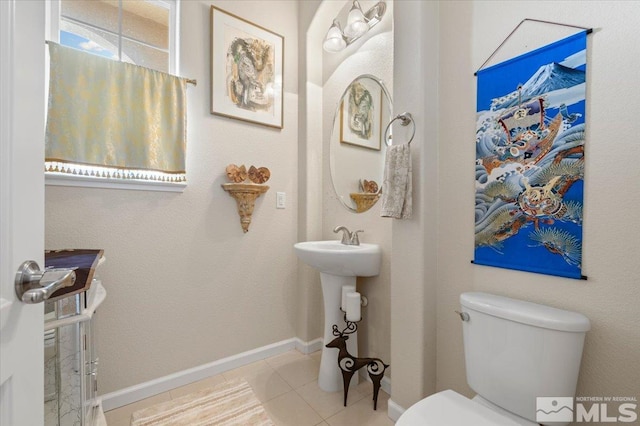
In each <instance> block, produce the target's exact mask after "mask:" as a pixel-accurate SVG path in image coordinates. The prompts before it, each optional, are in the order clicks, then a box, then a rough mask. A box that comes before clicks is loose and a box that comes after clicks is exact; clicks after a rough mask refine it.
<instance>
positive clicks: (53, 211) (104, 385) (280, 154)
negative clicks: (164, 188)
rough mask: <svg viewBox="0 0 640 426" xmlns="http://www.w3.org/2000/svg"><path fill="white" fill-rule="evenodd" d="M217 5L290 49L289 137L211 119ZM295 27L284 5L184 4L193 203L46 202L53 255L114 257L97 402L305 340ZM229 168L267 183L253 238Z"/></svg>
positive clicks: (63, 195) (92, 192)
mask: <svg viewBox="0 0 640 426" xmlns="http://www.w3.org/2000/svg"><path fill="white" fill-rule="evenodd" d="M211 4H215V5H217V6H219V7H220V8H222V9H224V10H227V11H229V12H231V13H234V14H236V15H238V16H241V17H243V18H245V19H247V20H249V21H251V22H254V23H256V24H258V25H261V26H264V27H266V28H269V29H270V30H272V31H274V32H276V33H279V34H281V35H283V36H284V39H285V51H284V53H285V54H284V61H285V67H284V129H282V130H278V129H271V128H267V127H264V126H260V125H255V124H250V123H245V122H242V121H238V120H233V119H229V118H223V117H218V116H214V115H211V114H210V60H211V59H210V58H211V55H210V40H209V37H210V23H209V19H210V18H209V17H210V5H211ZM297 16H298V4H297V2H291V1H286V0H284V1H269V2H264V1H241V2H238V1H215V2H210V1H183V2H181V25H182V31H181V34H182V38H181V61H180V63H181V69H180V74H181V75H183V76H186V77H189V78H195V79H197V80H198V85H197V87H192V86H189V88H188V120H187V121H188V147H187V179H188V186H187V188H186V189H185V190H184V192H183V193H164V192H142V191H128V190H116V189H90V188H70V187H52V186H48V187H47V188H46V247H47V248H48V249H54V248H66V247H84V248H103V249H104V250H105V256H106V258H107V262H106V264H105V265H104V266H103V267H101V270H100V275H101V277H102V278H103V282H104V285H105V287H106V289H107V293H108V295H107V299H106V301H105V302H104V304H103V306H102V307H101V309H100V311H99V313H98V317H97V332H98V341H99V351H100V389H99V391H100V393H101V394H104V393H108V392H112V391H115V390H119V389H123V388H125V387H128V386H132V385H135V384H138V383H142V382H145V381H149V380H152V379H156V378H159V377H162V376H165V375H167V374H171V373H174V372H177V371H181V370H184V369H187V368H190V367H195V366H198V365H201V364H205V363H208V362H212V361H215V360H218V359H221V358H223V357H226V356H230V355H235V354H238V353H240V352H243V351H247V350H250V349H254V348H257V347H260V346H264V345H268V344H271V343H274V342H278V341H281V340H284V339H288V338H292V337H295V336H297V335H298V332H297V331H298V328H299V327H300V326H299V312H298V291H297V274H296V269H297V260H296V258H295V254H294V253H293V249H292V245H293V244H294V243H295V242H296V241H297V238H298V234H297V227H296V223H297V221H298V209H297V204H298V200H297V191H298V179H297V177H298V173H299V168H298V145H297V143H298V95H297V93H298V81H297V77H298V70H297V68H298V67H297V64H298V27H297V23H298V18H297ZM229 163H235V164H246V165H247V166H250V165H252V164H253V165H256V166H266V167H269V168H270V170H271V179H270V180H269V182H268V185H269V186H270V187H271V189H270V190H269V191H268V192H267V193H266V194H265V195H263V196H261V197H260V198H259V199H258V200H257V202H256V207H255V211H254V214H253V222H252V223H251V227H250V229H249V232H248V233H247V234H243V232H242V229H241V227H240V223H239V217H238V214H237V211H236V203H235V200H233V199H232V198H231V197H230V196H229V195H228V194H227V193H226V192H224V191H223V190H222V188H221V187H220V184H222V183H224V182H225V181H226V176H225V175H224V169H225V167H226V166H227V164H229ZM277 191H283V192H286V194H287V208H286V209H284V210H276V208H275V206H276V202H275V197H276V192H277ZM314 337H317V336H314Z"/></svg>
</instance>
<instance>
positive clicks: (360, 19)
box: [322, 0, 387, 52]
mask: <svg viewBox="0 0 640 426" xmlns="http://www.w3.org/2000/svg"><path fill="white" fill-rule="evenodd" d="M386 10H387V5H386V4H385V3H384V1H380V2H378V3H376V4H375V5H373V7H372V8H371V9H369V10H368V11H367V12H366V13H363V12H362V8H361V7H360V3H358V0H353V4H352V5H351V10H349V16H348V17H347V26H346V27H345V28H344V32H343V31H342V28H341V27H340V22H338V19H337V18H335V19H334V20H333V24H331V27H330V28H329V31H327V35H326V36H325V38H324V42H323V43H322V47H323V48H324V50H326V51H327V52H339V51H341V50H344V49H345V48H346V47H347V46H349V45H350V44H351V43H353V42H354V41H356V40H357V39H359V38H360V37H362V36H363V35H365V34H366V33H367V31H369V30H370V29H371V28H373V27H374V26H375V25H376V24H378V22H380V21H381V20H382V17H383V16H384V13H385V11H386Z"/></svg>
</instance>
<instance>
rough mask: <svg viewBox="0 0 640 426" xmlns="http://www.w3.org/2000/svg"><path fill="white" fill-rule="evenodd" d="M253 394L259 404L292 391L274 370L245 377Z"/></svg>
mask: <svg viewBox="0 0 640 426" xmlns="http://www.w3.org/2000/svg"><path fill="white" fill-rule="evenodd" d="M244 379H245V380H246V381H247V383H249V385H250V386H251V389H253V393H255V395H256V397H257V398H258V400H260V402H267V401H270V400H272V399H273V398H275V397H277V396H280V395H282V394H285V393H287V392H290V391H291V390H293V389H292V388H291V386H289V384H288V383H287V382H285V381H284V379H283V378H282V377H280V375H279V374H278V373H276V372H275V370H272V369H262V370H260V371H258V372H256V373H254V374H252V375H249V376H245V377H244Z"/></svg>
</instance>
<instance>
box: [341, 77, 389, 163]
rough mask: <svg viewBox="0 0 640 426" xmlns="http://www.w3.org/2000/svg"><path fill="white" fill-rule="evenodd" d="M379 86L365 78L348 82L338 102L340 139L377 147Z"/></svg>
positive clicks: (380, 89) (379, 137)
mask: <svg viewBox="0 0 640 426" xmlns="http://www.w3.org/2000/svg"><path fill="white" fill-rule="evenodd" d="M381 129H382V88H380V86H379V85H378V84H376V83H375V82H374V81H371V80H369V79H359V80H356V81H354V82H353V83H351V85H350V86H349V88H348V89H347V93H346V95H345V96H344V97H343V99H342V104H341V105H340V142H341V143H347V144H351V145H357V146H361V147H363V148H368V149H374V150H377V151H380V146H381V145H380V144H381V138H382V135H381Z"/></svg>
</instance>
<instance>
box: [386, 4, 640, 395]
mask: <svg viewBox="0 0 640 426" xmlns="http://www.w3.org/2000/svg"><path fill="white" fill-rule="evenodd" d="M531 5H532V3H531V2H526V1H511V2H504V1H474V2H468V1H446V2H438V3H436V2H425V3H424V4H420V3H418V2H397V3H396V9H395V11H396V15H395V16H396V20H395V22H396V24H395V25H396V28H413V27H411V26H410V24H412V23H414V20H416V21H419V20H420V19H422V22H423V23H425V22H429V21H428V19H434V18H433V15H434V14H435V16H436V18H435V19H437V22H430V24H432V25H435V26H438V25H439V30H438V31H436V32H435V33H434V32H432V33H431V34H429V36H427V35H426V34H422V33H421V34H420V36H419V38H418V41H419V46H420V47H417V49H418V50H420V55H421V56H420V57H421V58H422V61H423V69H422V72H423V75H427V73H428V72H431V71H432V69H431V66H430V64H432V63H434V62H435V63H436V64H437V67H438V69H437V72H436V73H435V75H434V74H429V78H434V77H435V78H436V79H437V87H436V89H437V91H436V93H430V90H432V89H433V86H432V83H430V82H428V81H424V82H422V83H421V80H419V79H418V78H417V76H416V77H415V80H413V83H414V84H416V85H418V90H420V91H421V92H420V93H419V94H418V95H416V94H415V92H416V87H414V86H411V85H406V86H402V85H401V81H402V80H401V78H402V77H401V76H400V74H399V73H398V70H402V69H406V68H407V67H410V66H412V65H413V64H415V62H416V59H415V53H414V52H412V51H411V50H412V49H408V48H407V49H403V50H401V49H400V48H398V46H399V45H401V44H403V43H402V42H403V39H401V34H402V32H397V33H396V58H395V60H396V66H395V71H396V73H395V99H396V105H397V104H398V103H399V102H401V101H403V100H404V99H407V100H413V101H415V102H416V105H415V109H416V111H420V109H421V107H422V108H424V111H423V112H422V113H419V115H418V117H417V119H418V120H420V121H424V122H425V123H426V122H428V121H429V120H430V119H431V118H430V117H431V114H436V115H437V120H436V123H435V124H434V126H435V128H436V129H437V133H438V137H437V148H431V151H430V153H429V154H430V155H422V156H420V157H419V158H418V159H417V160H416V161H417V162H418V170H421V171H420V172H415V173H414V177H415V176H419V173H421V174H422V175H423V176H427V175H429V174H432V173H434V170H436V169H437V193H436V195H437V196H436V197H435V198H433V197H423V198H422V199H421V201H420V203H419V206H418V208H419V209H420V210H419V212H418V214H419V215H420V216H421V217H422V218H423V219H422V220H425V221H430V220H434V219H435V220H436V223H437V229H438V232H437V238H426V239H425V240H422V239H421V237H420V236H417V235H415V233H417V232H419V231H420V227H419V226H418V224H417V223H414V224H412V223H406V224H398V226H395V225H394V228H393V261H392V300H394V302H393V303H392V317H391V319H392V364H394V365H396V367H395V369H394V375H393V394H392V400H393V401H394V402H396V403H398V404H399V405H401V406H403V407H405V408H406V407H408V406H409V405H411V404H412V403H413V402H416V401H417V400H418V399H420V398H422V397H424V396H425V395H428V394H430V393H433V392H434V391H437V390H442V389H447V388H452V389H455V390H457V391H459V392H462V393H464V394H467V395H471V394H472V393H471V390H470V389H469V388H468V386H467V385H466V379H465V370H464V358H463V357H464V353H463V345H462V334H461V326H460V319H459V317H458V316H457V315H455V314H454V313H453V310H454V309H457V308H458V306H459V302H458V298H459V296H460V293H462V292H465V291H486V292H490V293H495V294H500V295H506V296H510V297H516V298H521V299H525V300H529V301H533V302H537V303H543V304H548V305H551V306H555V307H558V308H563V309H569V310H574V311H578V312H581V313H583V314H585V315H586V316H587V317H589V318H590V320H591V323H592V329H591V331H590V332H589V333H588V334H587V339H586V343H585V350H584V356H583V362H582V369H581V374H580V380H579V383H578V390H577V393H578V395H582V396H600V395H602V396H635V397H638V396H640V384H639V383H640V380H639V379H640V366H639V365H638V359H640V331H639V330H640V327H638V323H640V309H638V301H639V300H640V286H639V285H638V276H640V257H639V254H638V253H639V252H638V250H637V247H636V244H637V241H638V240H640V226H637V224H636V223H635V220H634V219H635V216H636V212H637V211H638V210H639V209H640V186H639V185H638V180H639V178H640V173H639V171H638V170H639V168H638V166H637V164H636V163H637V158H638V157H639V155H640V145H639V144H637V143H635V141H637V139H638V137H637V135H638V134H639V133H640V124H639V121H638V120H637V119H636V114H637V111H638V110H640V86H638V85H637V84H636V80H637V74H638V73H637V70H638V68H639V67H640V36H639V35H638V30H637V28H638V24H639V23H640V20H639V19H640V18H638V17H640V3H638V2H626V1H616V2H613V1H566V2H565V1H554V2H536V3H535V7H531ZM523 18H536V19H542V20H552V21H558V22H565V23H571V24H576V25H582V26H587V27H594V28H595V31H594V33H593V34H592V35H590V36H589V41H588V61H589V63H588V65H587V68H588V69H587V81H588V82H587V111H586V114H587V142H586V146H585V161H586V167H585V168H586V171H585V195H584V217H585V222H584V228H583V230H584V238H583V243H584V245H583V248H584V255H583V273H584V274H585V275H587V276H588V277H589V279H588V280H587V281H577V280H570V279H564V278H557V277H551V276H545V275H538V274H531V273H525V272H518V271H510V270H503V269H498V268H491V267H484V266H477V265H472V264H471V263H470V260H471V259H472V258H473V249H474V233H473V232H474V231H473V228H474V226H473V208H474V186H473V182H474V172H473V164H474V160H475V152H474V149H473V141H474V140H475V138H474V133H475V87H476V86H475V84H476V83H475V78H474V77H473V73H474V72H475V71H476V70H477V68H478V67H480V65H481V64H482V63H483V62H484V60H485V59H486V58H488V57H489V56H490V55H491V53H492V52H493V51H494V49H495V48H496V47H497V46H498V45H499V44H500V43H501V42H502V40H503V39H504V38H505V37H506V36H507V34H508V33H509V32H510V31H511V30H512V29H513V28H514V27H515V26H516V25H517V24H518V23H519V22H520V21H521V20H522V19H523ZM541 25H542V24H531V23H526V24H525V25H524V26H523V28H522V31H524V33H523V34H524V35H523V34H518V36H517V37H516V38H515V39H513V40H512V41H511V42H509V43H508V44H507V45H505V48H504V51H502V52H501V54H502V55H504V56H502V57H501V56H500V55H498V57H497V58H496V60H498V61H500V60H502V59H506V57H509V55H511V56H513V55H517V54H519V53H522V52H524V51H527V50H530V49H532V48H535V47H537V46H539V44H538V43H540V41H543V40H541V36H545V35H548V34H549V33H550V32H555V31H557V30H556V29H555V28H554V27H548V26H544V25H542V26H541ZM424 27H429V25H423V27H422V29H421V30H420V31H423V32H424V31H429V30H428V29H427V30H425V29H424ZM519 33H520V31H519ZM407 37H408V36H407ZM406 40H407V38H404V41H406ZM434 41H435V45H434ZM548 41H551V40H548ZM425 80H426V79H425ZM421 84H422V85H423V87H420V85H421ZM420 99H422V100H423V104H422V105H420V104H419V102H420ZM421 130H423V131H424V130H425V129H421ZM420 135H425V137H426V135H430V136H433V128H432V127H429V130H428V132H424V133H422V132H421V133H420ZM425 148H427V149H429V148H428V147H427V146H425ZM414 152H415V151H414ZM431 156H433V157H434V158H437V164H433V163H432V162H431V161H432V159H431ZM430 185H432V182H431V181H430V180H424V179H423V178H421V180H420V182H419V183H418V185H416V193H417V194H419V195H420V194H425V193H429V192H430V191H431V190H432V188H431V186H430ZM401 226H402V227H403V228H401ZM427 226H428V225H426V224H425V228H426V227H427ZM405 227H406V228H410V229H413V230H414V231H415V233H414V234H413V235H408V233H407V232H405V231H407V230H405V229H404V228H405ZM410 229H409V230H410ZM422 235H423V236H427V237H431V236H433V235H432V234H431V233H430V232H429V231H428V230H425V232H424V233H423V234H422ZM412 250H413V251H421V252H422V254H424V258H423V260H424V261H426V262H427V263H431V264H433V262H434V261H437V279H436V280H435V281H434V280H433V279H432V278H430V276H429V275H430V274H432V273H434V271H432V270H429V269H428V268H425V270H424V275H421V274H415V279H414V280H413V282H412V283H409V284H408V283H407V282H406V280H405V279H400V278H404V277H405V276H409V275H411V274H414V273H415V271H417V269H416V268H415V267H411V266H408V267H407V268H405V270H404V271H403V272H399V270H400V269H401V266H403V265H401V264H400V263H401V262H405V263H407V261H401V259H402V255H403V254H404V253H408V252H411V251H412ZM396 265H398V268H396ZM397 271H398V274H402V275H401V276H399V275H396V272H397ZM434 289H437V290H434ZM416 295H418V296H416ZM412 297H414V298H419V299H420V300H419V301H417V302H414V303H413V304H412V300H413V299H412ZM434 301H437V306H435V305H434ZM419 303H422V304H423V306H417V305H418V304H419ZM409 307H412V309H411V310H410V312H412V313H411V314H410V315H409V316H407V311H408V308H409ZM421 307H422V308H423V311H420V308H421ZM431 309H435V312H436V316H437V320H436V321H435V322H434V319H433V317H431V314H430V312H431V311H430V310H431ZM414 310H415V313H413V312H414ZM418 312H422V313H418ZM420 320H423V322H422V323H421V324H422V325H418V326H415V325H414V323H415V322H416V321H420ZM407 323H408V324H409V328H411V330H412V332H413V336H425V339H424V340H423V341H422V342H420V344H422V345H424V346H422V347H420V344H416V341H415V339H412V338H411V336H412V335H411V334H410V332H409V331H408V330H404V329H403V326H402V325H403V324H407ZM434 327H436V329H437V338H434V337H433V329H434ZM434 347H435V348H437V360H435V361H434V357H433V353H432V352H431V351H432V348H434ZM399 360H406V362H407V365H406V367H405V370H406V373H404V374H399V373H400V372H399V369H398V367H397V365H398V361H399ZM425 365H426V367H425ZM432 365H435V373H436V374H435V377H437V381H436V382H435V386H434V382H433V381H432V380H429V381H426V382H423V383H421V381H420V380H419V379H416V377H415V376H410V375H409V374H408V373H409V370H411V369H414V371H416V372H418V371H420V372H423V373H424V374H423V376H422V377H429V378H431V379H433V377H434V375H433V373H434V372H433V371H431V369H430V368H431V366H432ZM424 370H426V371H424Z"/></svg>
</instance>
